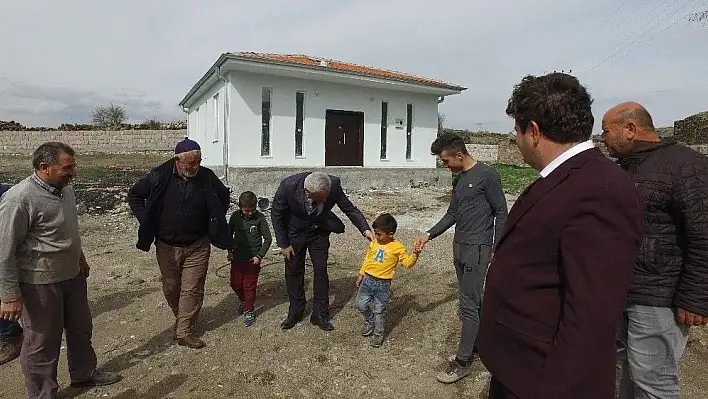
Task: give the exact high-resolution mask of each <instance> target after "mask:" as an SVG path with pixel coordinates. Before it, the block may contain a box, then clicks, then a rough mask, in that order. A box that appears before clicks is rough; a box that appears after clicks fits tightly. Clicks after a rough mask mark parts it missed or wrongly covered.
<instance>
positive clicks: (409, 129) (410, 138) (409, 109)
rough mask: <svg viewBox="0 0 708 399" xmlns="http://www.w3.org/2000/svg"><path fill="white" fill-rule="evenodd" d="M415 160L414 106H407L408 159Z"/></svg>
mask: <svg viewBox="0 0 708 399" xmlns="http://www.w3.org/2000/svg"><path fill="white" fill-rule="evenodd" d="M412 158H413V104H407V105H406V159H408V160H410V159H412Z"/></svg>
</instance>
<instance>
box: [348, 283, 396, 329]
mask: <svg viewBox="0 0 708 399" xmlns="http://www.w3.org/2000/svg"><path fill="white" fill-rule="evenodd" d="M390 293H391V280H390V279H382V278H376V277H372V276H369V275H368V274H367V275H365V276H364V279H363V280H362V281H361V285H360V286H359V293H358V294H357V295H356V308H357V309H358V310H359V311H360V312H361V313H362V314H363V315H364V323H366V325H367V326H370V325H372V324H373V326H374V335H379V336H383V334H384V329H385V326H384V324H385V323H386V306H387V305H388V298H389V295H390Z"/></svg>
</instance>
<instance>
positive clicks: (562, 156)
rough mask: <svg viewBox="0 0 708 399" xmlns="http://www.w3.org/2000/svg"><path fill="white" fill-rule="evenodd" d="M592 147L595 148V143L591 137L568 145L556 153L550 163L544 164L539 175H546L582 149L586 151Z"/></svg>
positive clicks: (543, 176)
mask: <svg viewBox="0 0 708 399" xmlns="http://www.w3.org/2000/svg"><path fill="white" fill-rule="evenodd" d="M592 148H595V144H594V143H593V142H592V139H590V140H588V141H583V142H582V143H578V144H576V145H574V146H572V147H570V148H569V149H567V150H566V151H565V152H563V153H562V154H560V155H558V157H556V159H554V160H553V161H551V163H549V164H548V165H546V167H545V168H543V170H541V177H542V178H545V177H548V175H550V174H551V172H553V171H554V170H556V168H558V167H559V166H561V165H563V163H565V161H567V160H569V159H570V158H572V157H574V156H576V155H578V154H580V153H581V152H583V151H587V150H590V149H592Z"/></svg>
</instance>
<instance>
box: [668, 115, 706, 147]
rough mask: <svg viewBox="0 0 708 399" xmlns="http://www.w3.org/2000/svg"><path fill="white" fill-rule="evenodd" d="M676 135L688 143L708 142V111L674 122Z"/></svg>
mask: <svg viewBox="0 0 708 399" xmlns="http://www.w3.org/2000/svg"><path fill="white" fill-rule="evenodd" d="M674 137H676V140H678V141H680V142H683V143H687V144H694V145H696V144H708V111H706V112H701V113H698V114H696V115H693V116H689V117H688V118H686V119H683V120H680V121H676V122H674Z"/></svg>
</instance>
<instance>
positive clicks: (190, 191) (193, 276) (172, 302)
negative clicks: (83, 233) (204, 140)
mask: <svg viewBox="0 0 708 399" xmlns="http://www.w3.org/2000/svg"><path fill="white" fill-rule="evenodd" d="M201 161H202V154H201V148H200V147H199V144H198V143H197V142H195V141H192V140H190V139H187V138H185V139H184V140H182V141H180V142H179V143H177V146H176V147H175V156H174V158H172V159H170V160H169V161H167V162H165V163H163V164H162V165H159V166H157V167H156V168H154V169H153V170H151V171H150V173H148V174H147V176H145V177H143V178H142V179H140V180H139V181H138V182H137V183H135V185H134V186H133V187H132V188H131V189H130V192H129V193H128V202H129V204H130V209H131V210H132V212H133V214H134V215H135V217H136V218H137V219H138V221H139V222H140V227H139V229H138V242H137V244H136V247H137V248H138V249H140V250H142V251H145V252H147V251H149V250H150V246H151V245H152V243H153V242H154V243H155V250H156V255H157V264H158V265H159V267H160V274H161V275H162V290H163V292H164V294H165V298H166V299H167V303H168V304H169V306H170V309H172V313H173V314H174V316H175V319H176V322H175V327H174V328H175V332H174V339H176V340H177V343H178V344H179V345H183V346H187V347H190V348H193V349H198V348H202V347H204V346H205V343H204V342H203V341H202V340H200V339H199V338H197V337H196V336H195V335H194V331H193V329H194V326H195V324H196V322H197V319H198V317H199V311H200V310H201V307H202V302H203V299H204V282H205V280H206V274H207V269H208V266H209V255H210V253H211V245H214V246H215V247H217V248H220V249H229V248H231V247H232V246H233V240H232V238H231V235H230V234H229V228H228V224H227V222H226V211H227V210H228V208H229V202H230V201H229V200H230V195H229V194H230V190H229V188H228V187H226V186H225V185H224V184H223V183H222V182H221V181H220V180H219V178H218V177H216V175H215V174H214V172H213V171H212V170H211V169H208V168H205V167H202V166H201Z"/></svg>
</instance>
